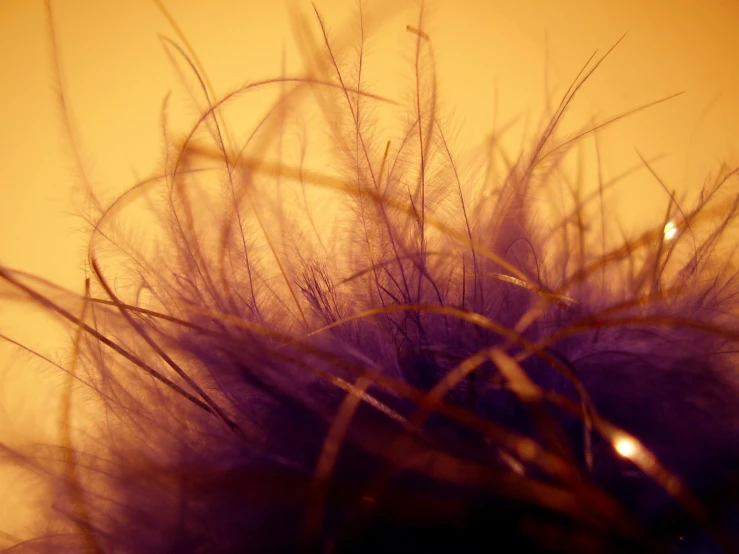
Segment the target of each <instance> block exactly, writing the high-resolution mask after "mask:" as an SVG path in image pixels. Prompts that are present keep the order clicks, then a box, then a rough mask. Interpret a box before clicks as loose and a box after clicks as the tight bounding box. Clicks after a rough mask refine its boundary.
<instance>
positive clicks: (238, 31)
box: [0, 0, 739, 547]
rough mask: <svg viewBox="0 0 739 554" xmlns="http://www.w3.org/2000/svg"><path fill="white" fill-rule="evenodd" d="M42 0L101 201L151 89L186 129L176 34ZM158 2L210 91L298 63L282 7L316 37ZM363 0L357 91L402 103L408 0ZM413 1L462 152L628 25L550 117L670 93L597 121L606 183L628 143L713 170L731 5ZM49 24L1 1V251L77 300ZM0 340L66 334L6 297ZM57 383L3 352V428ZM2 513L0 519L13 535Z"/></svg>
mask: <svg viewBox="0 0 739 554" xmlns="http://www.w3.org/2000/svg"><path fill="white" fill-rule="evenodd" d="M51 4H52V8H53V15H54V33H55V35H56V41H57V45H58V47H59V48H58V55H59V60H60V69H61V75H60V77H61V83H62V86H63V89H64V94H65V97H66V99H67V109H68V113H69V115H70V117H71V121H72V125H73V135H74V136H73V139H74V140H75V141H76V142H77V145H78V148H79V152H80V155H81V161H82V164H83V165H84V168H85V172H86V174H87V176H88V178H89V180H90V182H91V184H92V186H93V188H94V189H95V190H96V191H97V192H98V193H100V195H101V196H102V197H103V198H107V199H110V198H113V197H114V196H115V194H117V193H120V192H121V191H123V190H125V189H126V188H127V187H130V186H131V185H132V184H133V183H135V182H136V181H137V180H140V179H143V178H145V177H147V176H150V175H152V174H153V173H155V172H156V171H157V170H160V169H161V167H160V165H159V163H160V161H161V154H162V152H161V147H162V132H161V110H162V103H163V100H164V98H165V96H166V95H167V94H168V93H170V92H171V93H172V97H171V99H170V104H169V111H170V116H169V117H170V121H171V123H172V124H173V126H174V127H175V128H178V129H185V128H186V127H187V124H189V123H192V121H193V120H194V118H195V117H196V116H197V109H196V106H195V105H193V104H192V103H191V102H188V95H187V88H186V87H185V86H184V82H183V81H182V80H181V79H180V78H179V76H178V73H177V71H176V69H175V66H174V65H173V64H172V62H171V59H170V58H169V57H168V55H167V52H166V51H165V48H164V47H163V42H162V39H161V37H162V36H163V37H168V38H170V39H173V40H174V41H175V42H178V43H180V42H181V41H180V39H179V38H178V37H177V34H176V32H175V30H174V29H173V27H172V25H171V24H170V22H168V20H167V18H166V17H165V16H164V15H163V14H162V12H161V11H160V10H159V9H158V7H157V5H156V3H155V2H154V1H153V0H127V1H126V2H108V1H103V0H52V2H51ZM163 4H164V5H165V6H166V8H167V10H168V11H169V12H170V14H171V15H172V17H173V18H174V20H175V21H176V23H177V25H179V27H180V28H181V30H182V32H183V33H184V34H185V36H186V37H187V40H188V41H189V42H190V45H191V46H192V48H193V49H194V51H195V52H196V53H197V56H198V57H199V60H200V62H201V64H202V67H203V68H204V69H205V70H206V72H207V75H208V78H209V79H210V81H211V82H212V84H213V87H214V89H215V92H216V95H217V96H220V95H223V94H225V93H226V92H228V91H230V90H233V89H234V88H236V87H237V86H239V85H241V84H243V83H245V82H247V81H253V80H257V79H261V78H267V77H275V76H279V75H280V74H282V73H283V72H284V73H286V74H293V75H295V74H298V73H300V71H301V70H302V68H303V62H304V60H303V58H302V57H301V53H300V48H299V44H298V43H296V41H295V40H294V38H293V27H292V26H291V19H290V15H291V14H293V15H294V14H298V13H299V14H303V15H304V16H305V17H306V21H307V22H308V23H309V24H310V26H311V28H312V29H313V30H314V31H315V32H317V31H318V27H317V25H316V19H315V14H314V13H313V9H312V7H311V5H310V3H309V2H306V1H303V0H295V1H293V2H290V3H289V4H288V3H285V2H282V1H280V0H275V1H264V0H210V1H208V2H201V1H197V0H163ZM364 4H365V7H366V8H367V9H368V10H370V11H371V12H372V13H373V14H375V16H376V21H378V22H381V23H382V24H381V25H378V26H377V28H376V30H375V32H374V33H373V34H372V36H371V37H370V42H369V55H370V58H368V60H369V61H368V67H369V68H370V69H368V72H367V77H366V80H365V83H367V85H368V87H369V88H370V89H371V90H372V91H373V92H375V93H377V94H381V95H383V96H387V97H390V98H393V99H397V100H400V101H403V100H406V99H407V94H408V92H409V90H410V89H409V88H408V87H410V86H411V85H412V74H411V72H410V70H411V68H412V65H411V63H412V60H413V54H414V46H415V44H414V41H415V38H414V36H413V35H411V34H409V33H408V32H406V25H413V26H415V25H417V21H418V5H419V4H418V3H416V2H409V1H404V0H394V1H387V0H364ZM316 7H317V8H318V10H319V11H320V12H321V14H322V16H323V17H324V18H325V20H326V23H327V28H328V30H329V33H330V36H331V37H332V38H334V39H335V40H336V41H337V42H336V44H342V41H344V42H343V43H347V42H346V40H345V39H347V38H353V37H354V38H355V37H356V33H357V29H358V27H357V24H356V9H357V3H355V2H353V1H351V0H316ZM425 9H426V14H427V21H426V24H425V31H426V32H427V33H428V35H429V37H430V39H431V41H432V44H433V48H434V55H435V58H436V68H437V76H438V82H439V92H440V99H441V103H442V105H441V107H442V109H443V110H444V114H445V116H446V117H447V118H448V119H447V121H448V122H449V123H450V125H451V127H452V128H453V129H454V133H453V137H454V148H455V150H456V151H459V152H472V153H474V151H475V149H476V148H479V145H480V144H482V143H483V141H484V139H485V137H486V136H487V135H488V134H489V133H490V132H491V130H492V129H493V125H494V124H496V125H497V126H498V127H501V126H502V125H503V124H504V123H506V122H509V121H511V120H513V119H514V118H516V117H519V120H518V123H517V125H516V126H515V127H514V128H513V129H512V130H511V132H510V134H509V135H507V141H508V143H507V145H508V147H509V149H510V151H511V152H515V151H516V149H517V148H518V146H519V145H520V144H521V141H522V139H523V138H524V137H525V136H526V133H527V132H528V133H531V132H532V131H533V130H535V129H536V127H537V125H538V124H539V122H540V121H541V118H542V116H543V114H545V113H546V112H545V108H546V105H547V98H549V100H550V103H551V104H552V105H554V106H556V104H557V103H558V102H559V100H560V98H561V97H562V95H563V93H564V91H565V90H566V89H567V87H568V86H569V84H570V83H571V82H572V81H573V80H574V78H575V76H576V75H577V73H578V72H579V71H580V69H581V67H582V66H583V65H584V64H585V62H586V61H587V60H588V58H589V57H590V56H591V54H592V53H593V52H594V51H595V50H598V51H599V52H600V53H604V52H605V51H607V50H608V48H610V47H611V46H612V45H613V44H614V43H615V42H616V41H617V40H618V39H619V38H620V37H621V36H622V35H624V33H627V34H626V37H625V38H624V40H623V41H622V42H621V43H620V44H619V46H618V48H617V49H616V50H615V51H614V52H613V53H612V55H611V56H610V57H609V58H608V60H607V61H606V62H605V63H604V64H603V65H602V66H601V68H600V69H599V70H598V71H597V72H596V73H595V74H594V76H593V77H592V79H591V80H590V81H589V82H588V84H587V85H586V86H585V87H583V90H582V93H581V95H580V96H579V97H578V99H577V100H576V102H575V103H574V105H573V106H572V107H571V109H570V110H569V111H568V116H567V118H568V120H567V121H568V122H567V124H566V125H565V128H566V129H570V130H575V129H578V128H580V127H582V126H585V125H588V124H591V123H592V122H593V121H596V122H597V121H603V120H605V119H606V118H608V117H609V116H614V115H618V114H620V113H622V112H626V111H628V110H630V109H633V108H636V107H639V106H641V105H644V104H647V103H649V102H652V101H654V100H658V99H660V98H663V97H666V96H669V95H671V94H674V93H678V92H682V91H684V92H685V93H684V94H683V95H681V96H679V97H677V98H675V99H673V100H671V101H669V102H666V103H664V104H660V105H658V106H656V107H654V108H652V109H649V110H647V111H644V112H640V113H638V114H636V115H634V116H632V117H630V118H628V119H626V120H624V121H621V122H619V123H618V124H616V125H614V126H612V127H609V128H608V129H607V130H604V131H603V132H602V133H599V135H598V140H599V144H600V147H601V150H602V171H603V173H604V176H605V178H608V177H609V176H614V175H617V174H618V173H621V172H622V171H624V170H626V169H628V168H630V167H633V166H635V165H636V164H638V163H639V157H638V154H637V151H638V152H639V153H641V154H642V155H643V156H644V157H645V158H652V157H655V156H657V155H662V157H661V158H660V160H659V161H658V162H655V164H654V169H655V170H656V171H657V172H658V174H659V176H660V177H661V178H662V179H663V181H664V182H665V183H666V184H667V186H668V187H669V188H670V189H673V190H676V191H678V193H683V192H684V193H686V194H695V193H696V192H697V191H698V190H699V188H700V186H701V185H703V184H704V181H705V180H706V179H707V178H708V177H709V176H710V175H711V174H712V173H715V172H716V170H717V169H718V167H719V164H720V163H721V162H729V163H736V162H738V161H739V156H737V145H738V144H739V141H737V137H739V102H737V100H736V99H737V89H738V88H739V71H737V68H738V67H739V33H737V29H739V0H706V1H703V2H698V1H687V0H647V1H637V0H621V1H611V0H598V1H596V0H568V1H558V0H431V1H429V2H427V3H426V8H425ZM49 33H50V31H49V25H48V20H47V17H46V12H45V7H44V3H43V2H42V1H41V0H0V47H1V48H2V50H0V51H1V52H2V54H0V75H1V76H2V85H1V86H0V122H2V126H1V127H0V160H1V161H2V171H1V172H0V263H2V264H3V265H4V266H7V267H12V268H17V269H23V270H26V271H29V272H31V273H34V274H37V275H39V276H42V277H44V278H47V279H49V280H51V281H53V282H55V283H57V284H59V285H61V286H63V287H66V288H68V289H70V290H73V291H76V292H81V291H82V286H83V280H84V273H83V268H84V263H85V245H86V226H85V224H84V222H83V221H82V220H81V219H80V215H82V213H83V207H84V206H83V205H81V204H80V203H79V200H80V198H81V195H80V186H81V180H80V174H79V172H78V169H77V167H76V165H75V158H74V151H73V148H72V145H71V143H70V139H69V136H68V135H67V134H66V132H65V128H64V125H63V121H64V116H63V114H62V110H61V105H60V103H59V101H58V96H57V90H56V83H55V80H54V73H53V72H54V64H53V63H52V60H53V51H52V47H51V39H50V34H49ZM269 100H270V98H268V97H266V96H265V97H261V96H259V95H255V97H254V99H253V100H247V101H241V102H239V105H238V107H235V108H234V110H233V111H229V112H228V122H229V124H233V125H234V126H235V127H237V128H241V129H248V128H249V126H250V125H253V123H254V122H255V121H256V119H255V118H257V117H258V116H259V115H261V113H262V111H263V109H264V107H265V106H266V105H267V103H268V102H269ZM526 122H528V127H527V125H526ZM591 142H592V141H591ZM313 165H315V162H314V164H313ZM319 165H320V164H319ZM585 165H586V172H585V175H590V176H591V177H592V176H593V175H595V171H596V165H595V163H594V161H593V159H592V156H591V158H590V159H587V158H586V161H585ZM667 200H668V197H667V195H666V193H665V191H664V190H663V189H662V187H660V185H659V184H658V183H657V182H656V181H655V179H654V177H653V176H650V175H649V173H648V172H646V171H641V172H639V173H638V174H635V175H634V176H633V177H632V178H630V179H629V180H628V181H627V182H624V183H623V184H622V185H621V186H620V187H619V188H618V194H617V195H616V196H615V197H614V198H613V200H612V203H609V209H612V210H614V212H617V213H618V214H619V217H621V218H622V219H623V221H625V222H626V223H627V224H628V222H638V221H640V220H643V219H645V218H650V217H662V214H663V213H664V210H665V207H666V204H667ZM655 214H657V215H655ZM0 332H2V333H4V334H7V335H8V336H12V337H13V338H15V339H17V340H20V341H22V342H23V343H24V344H27V345H28V346H30V347H31V348H35V349H38V350H41V351H43V352H45V353H47V354H49V355H50V356H52V357H53V358H54V359H58V360H59V361H60V362H62V363H64V362H66V358H65V352H66V350H65V348H64V345H65V342H64V340H65V337H66V335H64V334H62V333H59V329H58V328H56V327H55V326H54V325H52V324H51V323H49V322H48V321H47V320H46V319H45V318H44V317H43V316H42V315H41V314H39V313H35V312H34V311H33V310H32V309H31V308H29V307H28V306H27V305H14V304H9V303H8V302H5V301H4V300H3V301H2V303H0ZM58 391H59V378H58V372H54V371H53V370H52V369H51V368H50V367H49V366H48V364H45V363H44V362H42V361H39V360H37V359H34V358H33V357H32V356H29V355H26V354H22V353H20V352H19V351H18V350H17V349H16V348H11V347H10V346H9V345H8V344H0V440H2V441H7V442H9V443H14V442H18V441H21V442H22V441H25V440H54V437H55V436H56V435H55V433H56V432H57V431H55V429H57V428H58V426H55V425H54V422H55V421H56V418H57V417H58V398H57V397H58V394H57V393H58ZM14 476H15V474H14V473H13V472H12V471H11V470H10V469H7V468H2V467H0V491H3V490H4V487H7V490H10V488H11V483H12V487H14V489H13V490H15V491H16V493H17V494H16V495H15V496H13V495H6V496H5V500H0V521H2V522H6V521H8V522H9V521H11V519H12V518H10V516H11V515H12V516H13V517H16V518H18V519H19V520H21V519H22V518H23V517H32V516H31V514H32V511H29V508H28V505H29V502H28V500H29V498H31V497H32V485H31V484H29V483H28V482H27V481H24V482H23V484H22V485H20V484H19V483H18V482H17V481H16V480H14ZM21 486H22V487H25V488H23V489H22V490H21V488H20V487H21ZM29 487H30V488H29ZM26 488H28V490H26ZM16 489H17V490H16ZM2 496H3V495H2V494H0V498H1V497H2ZM24 514H25V516H24ZM8 525H9V526H8V528H4V527H2V526H0V531H5V532H8V533H11V530H9V529H11V528H13V529H15V531H13V532H14V533H16V534H18V533H20V534H22V531H20V530H19V529H21V527H18V526H14V525H13V524H8ZM2 540H3V538H2V535H0V547H1V546H3V543H2ZM8 540H10V539H8Z"/></svg>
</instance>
